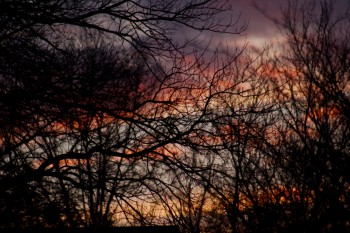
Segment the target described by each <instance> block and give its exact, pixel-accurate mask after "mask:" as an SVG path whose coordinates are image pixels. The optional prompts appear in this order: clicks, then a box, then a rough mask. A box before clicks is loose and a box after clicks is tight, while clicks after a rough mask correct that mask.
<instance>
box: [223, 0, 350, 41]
mask: <svg viewBox="0 0 350 233" xmlns="http://www.w3.org/2000/svg"><path fill="white" fill-rule="evenodd" d="M231 1H232V6H233V15H238V14H239V13H240V14H241V20H242V21H246V22H248V29H247V30H246V31H245V32H244V33H243V34H242V35H241V36H239V37H238V38H237V40H236V41H235V42H233V41H232V42H231V43H238V44H241V43H244V42H245V41H246V42H248V45H249V46H252V47H257V48H262V47H263V46H265V45H270V44H271V43H273V44H275V43H279V42H282V41H283V39H282V37H281V35H280V33H279V30H278V28H277V26H276V24H275V23H274V22H273V21H272V20H271V19H268V17H266V16H264V14H263V13H262V12H261V11H263V12H265V13H266V14H267V15H268V16H269V17H271V18H273V19H276V20H280V19H281V17H282V9H284V8H285V7H286V6H287V3H288V0H231ZM294 1H295V0H294ZM326 1H329V2H331V1H332V0H326ZM299 2H311V0H299ZM319 2H320V0H316V3H317V4H318V3H319ZM348 5H349V1H348V0H335V9H334V14H338V13H339V14H340V12H341V11H343V10H345V9H347V7H348ZM256 6H258V7H259V8H260V9H261V11H259V10H258V9H257V7H256ZM228 43H230V42H228Z"/></svg>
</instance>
